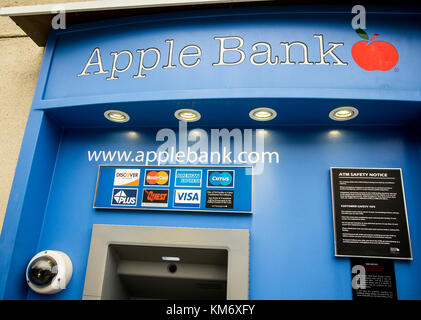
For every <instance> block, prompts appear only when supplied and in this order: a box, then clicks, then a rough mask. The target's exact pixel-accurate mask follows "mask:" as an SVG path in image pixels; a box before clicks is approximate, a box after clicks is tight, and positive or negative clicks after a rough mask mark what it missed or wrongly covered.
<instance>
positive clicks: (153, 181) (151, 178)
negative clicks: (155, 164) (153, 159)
mask: <svg viewBox="0 0 421 320" xmlns="http://www.w3.org/2000/svg"><path fill="white" fill-rule="evenodd" d="M169 182H170V170H146V171H145V184H144V185H145V186H160V187H163V186H168V185H169Z"/></svg>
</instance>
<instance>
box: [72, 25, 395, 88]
mask: <svg viewBox="0 0 421 320" xmlns="http://www.w3.org/2000/svg"><path fill="white" fill-rule="evenodd" d="M357 34H358V35H359V36H360V37H361V38H363V39H365V40H364V41H359V42H357V43H355V44H354V46H353V47H352V57H353V59H354V60H355V62H356V63H357V65H358V66H360V67H361V68H363V69H364V70H367V71H373V70H379V71H387V70H390V69H392V68H393V67H394V66H395V65H396V64H397V62H398V57H399V56H398V52H397V50H396V48H395V47H394V46H393V45H392V44H390V43H388V42H385V41H379V40H376V41H374V39H375V38H377V37H378V35H377V34H375V35H374V36H373V37H372V38H371V39H370V40H369V38H368V35H367V34H366V33H365V31H363V30H361V29H358V30H357ZM313 38H314V43H311V48H314V49H312V50H316V56H318V60H317V61H310V59H309V46H308V44H307V43H305V42H302V41H293V42H278V43H276V44H275V43H272V44H271V43H269V42H265V41H260V42H254V43H253V44H251V45H245V41H244V39H243V38H242V37H240V36H215V37H213V38H212V39H211V41H212V43H214V48H215V50H217V55H215V56H217V59H215V61H213V62H212V63H211V65H212V67H221V66H238V65H241V64H244V63H250V64H252V65H255V66H263V65H269V66H274V67H276V66H282V65H299V66H301V65H320V66H326V65H333V66H340V67H344V66H348V62H346V61H344V59H343V58H342V57H341V56H340V49H339V48H340V47H342V46H343V45H344V43H343V42H332V41H329V40H327V39H325V37H324V35H323V34H314V35H313ZM175 41H176V40H174V39H167V40H164V41H163V47H164V48H163V49H162V48H161V50H160V49H158V48H155V47H149V48H142V49H137V50H134V51H131V50H121V51H110V52H104V51H101V49H100V48H99V47H97V48H95V49H94V50H93V51H91V52H90V53H88V52H87V53H86V56H87V57H88V60H87V62H86V63H85V64H84V65H83V66H81V72H80V73H78V74H77V76H78V77H87V76H95V77H100V76H102V77H104V78H105V79H106V80H118V79H119V75H121V74H122V73H129V74H130V75H131V77H132V78H133V79H144V78H147V77H148V75H149V74H150V73H152V72H154V70H155V69H156V70H160V69H161V68H162V69H163V70H166V69H173V68H189V69H191V68H195V67H197V66H198V65H199V64H201V63H203V62H202V59H203V55H204V54H205V52H203V50H202V48H201V47H200V46H198V45H196V44H184V43H183V44H182V45H183V49H181V50H180V51H176V50H175V49H174V47H175ZM292 48H297V49H299V50H300V51H301V53H300V54H299V58H297V57H295V56H293V54H292V53H295V54H297V51H298V50H297V49H295V51H293V50H291V49H292ZM250 49H251V52H252V53H251V54H247V53H246V52H249V51H250ZM279 50H281V53H282V54H283V57H284V58H283V59H281V58H280V55H279V54H277V52H279ZM342 50H343V49H342ZM105 55H111V57H112V59H108V60H107V61H108V63H107V64H106V63H104V62H103V61H104V59H103V57H104V56H105ZM312 56H313V55H312ZM157 68H158V69H157ZM156 70H155V71H156Z"/></svg>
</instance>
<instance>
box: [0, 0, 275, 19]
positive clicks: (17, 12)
mask: <svg viewBox="0 0 421 320" xmlns="http://www.w3.org/2000/svg"><path fill="white" fill-rule="evenodd" d="M267 1H269V0H142V1H139V0H119V1H115V0H101V1H86V2H69V3H56V4H43V5H36V6H18V7H6V8H0V16H30V15H43V14H51V13H53V12H57V10H58V8H60V10H62V11H63V10H64V11H66V12H68V13H69V12H87V11H105V10H122V9H141V8H154V7H175V6H186V5H204V4H224V3H243V2H267Z"/></svg>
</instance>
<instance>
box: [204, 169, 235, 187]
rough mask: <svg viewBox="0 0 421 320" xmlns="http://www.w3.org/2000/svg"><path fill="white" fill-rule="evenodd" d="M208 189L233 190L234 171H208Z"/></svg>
mask: <svg viewBox="0 0 421 320" xmlns="http://www.w3.org/2000/svg"><path fill="white" fill-rule="evenodd" d="M207 186H208V187H218V188H233V187H234V170H224V171H222V170H221V171H216V170H208V183H207Z"/></svg>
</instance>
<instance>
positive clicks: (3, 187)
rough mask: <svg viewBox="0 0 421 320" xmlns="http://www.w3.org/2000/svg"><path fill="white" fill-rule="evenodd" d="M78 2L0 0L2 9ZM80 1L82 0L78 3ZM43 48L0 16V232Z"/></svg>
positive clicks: (73, 0)
mask: <svg viewBox="0 0 421 320" xmlns="http://www.w3.org/2000/svg"><path fill="white" fill-rule="evenodd" d="M76 1H77V0H1V2H0V6H1V7H10V6H25V5H38V4H51V3H64V2H76ZM79 1H81V0H79ZM43 52H44V48H40V47H38V46H37V45H36V44H35V43H34V42H33V41H32V40H31V39H30V38H29V37H27V36H26V35H25V33H24V32H23V31H22V30H21V29H20V28H19V27H17V26H16V24H15V23H14V22H13V21H12V20H11V19H10V18H9V17H0V61H1V71H2V72H1V77H0V103H1V117H0V163H1V166H0V232H1V229H2V226H3V219H4V214H5V211H6V207H7V202H8V199H9V193H10V187H11V185H12V181H13V176H14V174H15V167H16V161H17V159H18V156H19V150H20V146H21V142H22V137H23V133H24V130H25V124H26V121H27V117H28V113H29V109H30V107H31V102H32V97H33V94H34V90H35V86H36V81H37V78H38V72H39V68H40V65H41V60H42V56H43Z"/></svg>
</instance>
